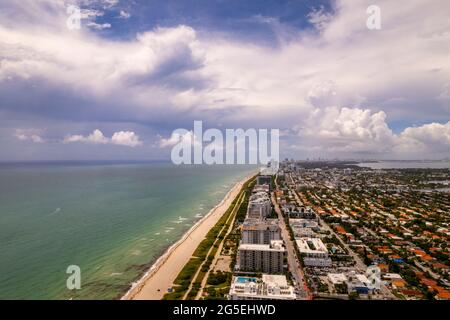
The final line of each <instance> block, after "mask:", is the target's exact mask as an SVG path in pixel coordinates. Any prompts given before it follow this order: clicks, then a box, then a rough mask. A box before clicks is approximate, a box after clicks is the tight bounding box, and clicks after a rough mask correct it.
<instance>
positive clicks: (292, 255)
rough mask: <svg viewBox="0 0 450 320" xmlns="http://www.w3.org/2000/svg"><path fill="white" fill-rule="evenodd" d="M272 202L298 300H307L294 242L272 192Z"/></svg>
mask: <svg viewBox="0 0 450 320" xmlns="http://www.w3.org/2000/svg"><path fill="white" fill-rule="evenodd" d="M277 188H278V185H277ZM272 203H273V205H274V208H275V212H276V213H277V215H278V222H279V225H280V228H281V236H282V238H283V240H284V243H285V245H286V251H287V261H288V267H289V270H290V271H291V273H292V276H293V278H294V280H295V281H296V283H297V285H296V288H297V289H298V291H299V293H298V298H299V299H300V300H309V299H311V298H310V297H311V295H310V293H309V290H308V287H307V285H306V281H305V277H304V274H303V270H302V267H301V266H300V264H299V263H298V260H297V254H296V252H295V249H294V248H295V247H294V245H295V244H294V243H293V242H292V241H291V238H290V236H289V231H288V228H287V226H286V223H285V222H284V218H283V214H282V213H281V209H280V207H279V205H278V203H277V201H276V198H275V195H274V193H272Z"/></svg>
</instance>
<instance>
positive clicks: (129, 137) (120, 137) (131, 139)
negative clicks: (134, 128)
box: [111, 131, 142, 147]
mask: <svg viewBox="0 0 450 320" xmlns="http://www.w3.org/2000/svg"><path fill="white" fill-rule="evenodd" d="M111 143H113V144H117V145H121V146H129V147H137V146H141V145H142V141H140V140H139V136H138V135H137V134H136V133H134V132H131V131H120V132H115V133H114V134H113V136H112V138H111Z"/></svg>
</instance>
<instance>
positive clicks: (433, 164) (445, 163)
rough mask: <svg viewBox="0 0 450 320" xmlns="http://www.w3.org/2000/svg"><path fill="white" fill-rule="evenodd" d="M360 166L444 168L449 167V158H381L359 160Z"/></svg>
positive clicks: (375, 167) (378, 167) (373, 167)
mask: <svg viewBox="0 0 450 320" xmlns="http://www.w3.org/2000/svg"><path fill="white" fill-rule="evenodd" d="M358 166H360V167H369V168H372V169H446V168H450V160H436V161H433V160H424V161H412V160H411V161H409V160H389V161H388V160H383V161H376V162H361V163H358Z"/></svg>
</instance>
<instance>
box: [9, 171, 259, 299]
mask: <svg viewBox="0 0 450 320" xmlns="http://www.w3.org/2000/svg"><path fill="white" fill-rule="evenodd" d="M252 169H253V168H250V167H248V166H187V167H176V166H173V165H172V164H169V163H128V164H126V163H122V164H121V163H36V164H0V261H1V264H0V299H69V298H74V299H79V298H81V299H112V298H119V297H120V296H121V295H122V293H123V292H124V291H126V290H127V288H128V287H129V285H130V283H131V282H133V281H134V280H136V279H138V278H139V276H140V275H141V274H142V273H143V272H144V271H145V270H147V269H148V268H149V267H150V265H151V264H152V263H153V262H154V261H155V260H156V259H157V258H158V257H159V256H160V255H161V254H162V253H163V252H164V251H165V250H166V249H167V248H168V247H169V246H170V245H171V244H173V243H174V242H176V241H177V240H178V239H179V238H180V237H181V236H182V235H183V234H184V233H185V232H186V231H187V230H188V229H189V228H190V227H191V226H192V225H193V224H194V223H195V222H196V221H198V219H200V217H201V216H202V215H204V214H206V213H207V212H208V211H209V210H210V209H211V208H212V207H214V206H215V205H216V204H217V203H218V202H220V200H221V199H222V198H223V197H224V196H225V194H226V193H227V192H228V190H229V189H230V188H231V187H232V185H233V184H235V183H236V182H237V181H239V180H241V179H242V178H243V177H244V176H246V175H247V174H249V173H250V172H251V171H252ZM69 265H77V266H79V267H80V269H81V289H80V290H68V289H67V287H66V280H67V277H68V276H69V275H68V274H66V270H67V267H68V266H69Z"/></svg>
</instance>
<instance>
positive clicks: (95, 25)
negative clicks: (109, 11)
mask: <svg viewBox="0 0 450 320" xmlns="http://www.w3.org/2000/svg"><path fill="white" fill-rule="evenodd" d="M86 26H87V27H88V28H93V29H95V30H104V29H109V28H111V24H110V23H96V22H88V23H87V24H86Z"/></svg>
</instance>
